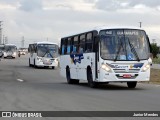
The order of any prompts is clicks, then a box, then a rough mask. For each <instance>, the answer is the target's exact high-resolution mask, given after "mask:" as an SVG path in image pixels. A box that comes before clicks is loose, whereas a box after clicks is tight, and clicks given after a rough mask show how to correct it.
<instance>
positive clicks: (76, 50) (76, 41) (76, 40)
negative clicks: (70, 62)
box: [73, 36, 78, 53]
mask: <svg viewBox="0 0 160 120" xmlns="http://www.w3.org/2000/svg"><path fill="white" fill-rule="evenodd" d="M77 52H78V36H75V37H74V45H73V53H77Z"/></svg>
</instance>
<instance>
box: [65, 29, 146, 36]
mask: <svg viewBox="0 0 160 120" xmlns="http://www.w3.org/2000/svg"><path fill="white" fill-rule="evenodd" d="M106 29H135V30H144V29H142V28H139V27H133V26H101V27H95V28H94V29H90V30H86V31H84V32H80V33H77V34H72V35H68V36H64V37H62V38H67V37H72V36H74V35H80V34H83V33H87V32H91V31H97V32H99V31H101V30H106Z"/></svg>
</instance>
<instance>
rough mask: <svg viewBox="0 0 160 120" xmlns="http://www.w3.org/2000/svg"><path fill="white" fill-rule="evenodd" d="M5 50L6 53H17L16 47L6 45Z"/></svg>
mask: <svg viewBox="0 0 160 120" xmlns="http://www.w3.org/2000/svg"><path fill="white" fill-rule="evenodd" d="M4 50H5V51H6V52H15V51H16V46H12V45H5V46H4Z"/></svg>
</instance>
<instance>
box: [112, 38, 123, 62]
mask: <svg viewBox="0 0 160 120" xmlns="http://www.w3.org/2000/svg"><path fill="white" fill-rule="evenodd" d="M120 42H121V44H120V46H119V48H118V51H117V55H116V57H115V59H114V62H116V61H117V59H118V55H119V53H120V51H121V47H123V44H122V41H121V40H120Z"/></svg>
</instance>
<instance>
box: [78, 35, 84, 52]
mask: <svg viewBox="0 0 160 120" xmlns="http://www.w3.org/2000/svg"><path fill="white" fill-rule="evenodd" d="M84 50H85V34H83V35H81V36H80V45H79V53H83V52H84Z"/></svg>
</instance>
